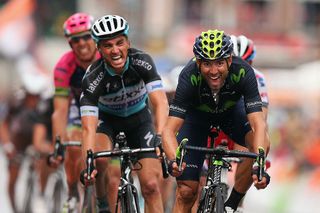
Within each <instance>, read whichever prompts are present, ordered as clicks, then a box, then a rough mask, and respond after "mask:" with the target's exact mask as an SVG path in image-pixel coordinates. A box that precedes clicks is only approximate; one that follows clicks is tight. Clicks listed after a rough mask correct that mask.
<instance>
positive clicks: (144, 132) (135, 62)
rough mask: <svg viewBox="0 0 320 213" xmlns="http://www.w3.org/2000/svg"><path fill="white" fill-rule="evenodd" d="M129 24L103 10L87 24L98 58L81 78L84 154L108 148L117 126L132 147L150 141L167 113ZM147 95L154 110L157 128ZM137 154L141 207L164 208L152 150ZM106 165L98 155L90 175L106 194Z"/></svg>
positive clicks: (148, 62)
mask: <svg viewBox="0 0 320 213" xmlns="http://www.w3.org/2000/svg"><path fill="white" fill-rule="evenodd" d="M128 30H129V25H128V23H127V21H126V20H125V19H124V18H122V17H120V16H117V15H107V16H103V17H101V18H100V19H98V20H96V22H95V23H94V25H93V26H92V28H91V33H92V37H93V39H94V40H95V41H96V43H97V48H98V50H99V52H100V53H101V55H102V59H99V60H97V61H96V62H94V63H93V64H92V65H91V66H90V67H89V68H88V69H87V72H86V74H85V76H84V78H83V81H82V94H81V98H80V105H81V107H80V111H81V119H82V127H83V147H82V157H83V159H86V151H87V150H88V149H93V150H94V151H101V150H108V149H111V148H112V141H113V138H114V137H115V136H116V134H117V133H118V132H119V131H123V132H125V134H126V136H127V140H128V145H129V146H130V148H140V147H142V148H146V147H153V146H154V144H153V141H154V138H155V136H156V134H160V133H161V132H162V129H163V126H164V124H165V121H166V118H167V116H168V102H167V99H166V96H165V92H164V90H163V86H162V81H161V78H160V76H159V74H158V73H157V71H156V67H155V64H154V62H153V60H152V58H151V57H150V56H149V55H148V54H147V53H145V52H142V51H140V50H137V49H134V48H131V47H130V42H129V40H128V37H127V36H128ZM148 99H149V100H150V103H151V105H152V108H153V110H154V116H155V128H154V125H153V121H152V118H151V113H150V110H149V108H148V104H147V101H148ZM139 158H140V163H141V164H142V167H143V168H142V169H141V170H139V171H137V173H138V177H139V181H140V184H141V190H142V195H143V197H144V200H145V210H146V212H163V206H162V200H161V194H160V189H159V181H160V178H162V177H161V165H160V162H159V160H158V159H157V156H156V154H145V155H141V156H139ZM105 169H106V161H105V160H104V159H102V160H101V159H97V160H96V170H94V171H93V173H92V175H91V176H92V179H93V180H94V181H95V183H96V189H97V190H96V191H97V196H105V195H106V194H105V193H106V192H105V190H104V189H105V188H104V187H101V186H102V185H103V181H102V180H103V176H104V175H105ZM96 174H99V175H97V176H96ZM84 176H85V177H86V176H87V174H84ZM92 183H93V182H88V181H87V182H86V184H92ZM115 198H116V196H115Z"/></svg>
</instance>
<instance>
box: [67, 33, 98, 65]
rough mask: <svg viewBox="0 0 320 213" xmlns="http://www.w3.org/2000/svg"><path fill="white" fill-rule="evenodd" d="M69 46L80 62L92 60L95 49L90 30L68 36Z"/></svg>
mask: <svg viewBox="0 0 320 213" xmlns="http://www.w3.org/2000/svg"><path fill="white" fill-rule="evenodd" d="M69 43H70V46H71V48H72V50H73V52H74V53H75V55H76V56H77V59H78V60H79V61H80V62H92V60H94V58H95V54H96V51H97V48H96V45H95V42H94V40H93V39H92V38H91V35H90V32H86V33H84V34H81V35H79V36H71V37H70V38H69Z"/></svg>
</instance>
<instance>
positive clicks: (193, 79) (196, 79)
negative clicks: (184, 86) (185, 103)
mask: <svg viewBox="0 0 320 213" xmlns="http://www.w3.org/2000/svg"><path fill="white" fill-rule="evenodd" d="M201 79H202V78H201V75H194V74H192V75H191V77H190V81H191V84H192V86H198V85H200V83H201Z"/></svg>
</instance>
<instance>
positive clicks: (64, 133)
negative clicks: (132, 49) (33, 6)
mask: <svg viewBox="0 0 320 213" xmlns="http://www.w3.org/2000/svg"><path fill="white" fill-rule="evenodd" d="M93 21H94V19H93V17H92V16H90V15H88V14H86V13H75V14H73V15H72V16H70V17H69V18H68V19H67V20H66V21H65V22H64V25H63V29H64V35H65V37H66V38H67V40H68V43H69V45H70V47H71V50H70V51H68V52H66V53H65V54H63V55H62V57H61V58H60V59H59V61H58V62H57V64H56V66H55V68H54V84H55V96H54V113H53V114H52V128H53V129H52V133H53V134H52V135H53V141H54V140H55V136H57V135H59V136H60V137H61V139H62V141H67V140H77V141H81V119H80V111H79V99H80V94H81V81H82V78H83V76H84V74H85V72H86V69H87V68H88V66H89V65H90V64H91V63H92V62H94V61H95V60H96V59H99V58H100V53H99V52H98V51H97V49H96V45H95V42H94V41H93V39H92V38H91V34H90V29H91V26H92V24H93ZM80 157H81V149H80V148H77V147H75V148H73V147H70V148H68V151H67V152H66V155H65V159H62V158H61V157H58V158H57V159H55V158H54V157H53V156H51V157H49V160H48V162H49V164H51V165H53V166H55V167H56V166H58V165H59V164H60V163H62V161H63V160H64V166H65V170H66V176H67V183H68V189H69V192H68V196H69V197H68V201H67V202H66V205H65V206H64V208H68V209H69V206H71V203H73V202H74V201H76V199H78V198H79V195H78V191H77V183H78V180H79V174H80V164H81V160H80ZM116 180H117V179H116ZM112 185H117V184H112ZM115 190H116V187H115ZM69 210H70V209H69Z"/></svg>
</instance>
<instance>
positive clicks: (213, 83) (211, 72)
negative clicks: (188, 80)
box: [197, 57, 232, 91]
mask: <svg viewBox="0 0 320 213" xmlns="http://www.w3.org/2000/svg"><path fill="white" fill-rule="evenodd" d="M231 61H232V59H231V57H229V58H227V59H218V60H197V63H198V66H199V69H200V72H201V74H202V76H203V77H204V79H205V80H206V82H207V83H208V85H209V87H210V88H211V89H212V90H214V91H218V90H220V88H221V87H222V86H223V84H224V81H225V80H226V78H227V76H228V72H229V71H228V67H229V65H230V64H231Z"/></svg>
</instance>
